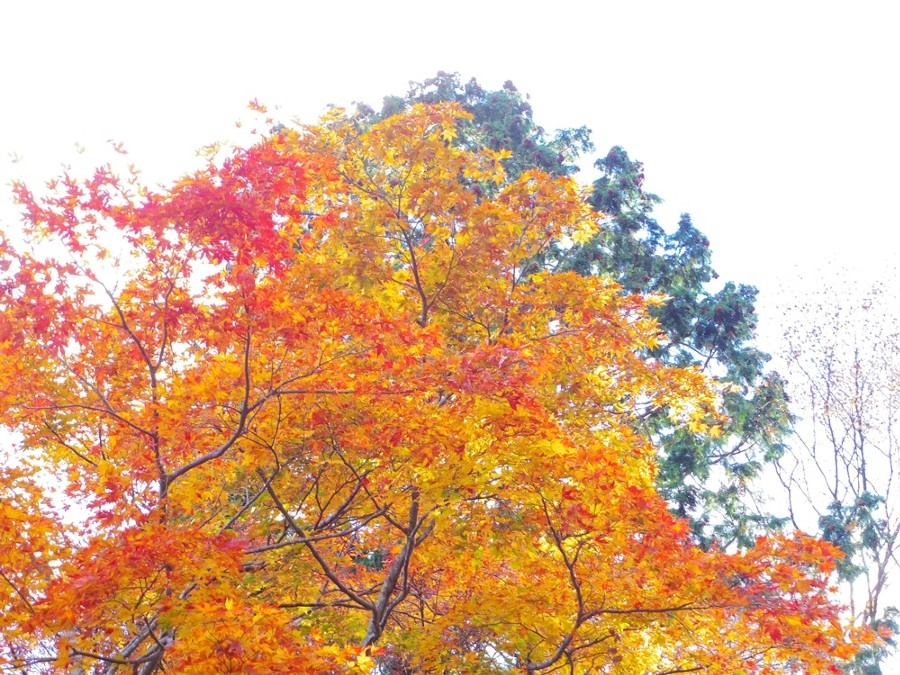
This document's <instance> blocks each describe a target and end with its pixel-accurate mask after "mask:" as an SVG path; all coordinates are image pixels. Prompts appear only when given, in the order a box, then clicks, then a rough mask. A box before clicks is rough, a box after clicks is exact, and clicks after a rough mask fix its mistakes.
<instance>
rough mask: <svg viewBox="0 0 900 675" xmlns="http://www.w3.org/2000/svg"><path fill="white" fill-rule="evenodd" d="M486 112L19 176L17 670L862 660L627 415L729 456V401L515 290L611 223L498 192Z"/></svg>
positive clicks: (628, 342)
mask: <svg viewBox="0 0 900 675" xmlns="http://www.w3.org/2000/svg"><path fill="white" fill-rule="evenodd" d="M470 119H471V118H470V117H469V116H468V115H467V114H466V113H465V112H464V111H462V110H461V109H460V107H459V106H458V105H455V104H439V105H433V106H424V105H416V106H413V107H412V108H411V109H409V110H407V111H405V112H404V113H402V114H397V115H393V116H391V117H388V118H386V119H384V120H382V121H380V122H378V123H374V124H372V125H371V126H368V127H366V128H361V127H360V125H359V124H358V123H357V121H356V120H354V119H353V118H348V117H347V116H345V115H344V114H343V113H342V112H341V111H340V110H333V111H332V112H331V113H330V114H329V115H328V116H326V117H325V118H324V119H323V120H322V121H321V123H320V124H319V125H318V126H315V127H311V128H306V129H299V130H291V129H287V128H281V129H279V130H278V131H277V132H275V133H273V134H272V135H270V136H269V137H265V138H261V139H259V141H258V142H257V143H255V144H254V145H252V146H251V147H249V148H247V149H241V150H237V151H235V152H234V153H233V154H231V155H230V156H228V157H226V158H224V159H223V160H221V161H212V162H211V163H210V164H209V166H207V167H206V168H205V169H204V170H202V171H200V172H198V173H196V174H195V175H192V176H188V177H186V178H184V179H182V180H181V181H179V182H177V183H176V184H174V185H173V186H172V187H171V188H169V189H167V190H163V191H155V192H154V191H149V190H146V189H144V188H143V187H141V186H140V185H139V184H138V183H137V182H136V180H135V179H120V178H118V177H117V176H115V175H114V174H113V173H112V171H111V170H109V169H108V168H103V169H100V170H99V171H98V172H97V173H96V174H95V175H94V176H93V177H92V178H90V179H88V180H84V181H80V180H77V179H75V178H73V177H70V176H63V177H62V178H61V179H59V180H58V181H56V182H54V183H52V184H51V185H50V186H48V192H47V194H46V195H45V196H43V197H41V196H38V195H36V194H35V193H33V192H32V191H30V190H29V189H27V188H26V187H25V186H23V185H17V186H16V188H15V193H16V196H17V198H18V201H19V203H20V204H21V205H22V208H23V213H24V235H23V241H20V242H18V243H13V242H12V241H10V240H3V241H2V243H0V247H2V250H0V253H2V258H0V270H2V272H0V287H2V296H0V297H2V301H0V350H2V352H3V359H4V363H7V364H10V367H9V368H4V369H3V371H2V372H0V406H2V413H0V414H2V417H0V419H2V421H3V423H4V424H5V426H6V427H7V428H8V429H10V430H12V431H14V432H15V434H17V436H16V438H17V439H18V440H16V446H15V456H16V457H17V462H18V465H19V466H21V469H10V470H8V471H7V472H6V473H4V474H3V479H4V481H5V482H4V484H3V486H2V489H3V490H5V491H6V495H5V497H6V500H5V501H4V503H3V508H2V509H0V533H2V536H3V542H2V547H0V551H2V553H0V571H2V573H3V577H2V581H3V585H2V591H0V593H2V594H0V610H2V611H0V634H2V635H3V638H2V642H0V663H2V664H3V666H4V667H6V668H11V669H26V670H29V669H30V670H40V669H41V668H43V669H46V670H48V671H53V672H66V671H68V672H88V671H90V672H97V673H101V672H102V673H112V672H116V671H123V670H130V671H132V672H136V673H143V674H149V673H154V672H159V671H161V670H162V669H164V668H165V669H166V670H167V671H170V672H179V673H181V672H183V673H210V672H221V673H225V672H265V673H278V672H285V673H287V672H290V673H329V672H370V671H372V670H373V669H375V670H379V669H380V671H381V672H386V671H388V670H392V669H398V670H410V669H413V670H418V671H419V672H448V673H450V672H452V673H488V672H511V671H518V672H530V673H537V672H550V671H553V670H558V669H560V668H563V667H565V668H568V669H569V670H570V671H571V672H583V673H587V672H613V671H614V672H618V673H672V672H685V671H690V670H704V671H706V672H718V673H776V672H778V673H784V672H809V673H816V672H835V667H834V665H833V664H834V662H835V660H838V661H839V660H842V659H846V658H849V657H851V656H852V655H853V653H854V652H855V651H856V644H855V643H856V641H857V639H858V637H859V636H858V635H856V634H853V633H851V632H849V631H847V630H846V629H845V627H843V626H842V625H841V624H840V622H839V620H838V610H837V608H836V607H835V606H834V605H833V604H832V603H831V602H830V600H829V599H828V594H827V592H826V590H827V584H828V575H829V573H830V572H831V571H832V570H833V569H834V567H833V556H834V554H835V553H836V550H835V549H834V548H833V547H832V546H831V545H830V544H828V543H827V542H822V541H816V540H812V539H809V538H805V537H802V536H799V535H797V536H794V537H783V536H772V537H769V538H759V539H758V540H757V541H756V542H755V543H754V545H753V546H751V547H749V548H748V549H747V550H745V551H742V552H733V551H726V550H723V549H722V548H719V547H716V546H712V547H710V548H709V549H708V550H704V549H703V548H700V547H698V546H696V544H695V543H694V541H693V539H692V537H691V535H690V528H689V525H688V523H687V522H686V521H685V520H683V519H680V518H677V517H675V516H673V515H672V514H671V513H670V512H669V510H668V509H667V507H666V503H665V500H664V499H662V498H661V497H660V496H659V495H658V493H657V492H656V489H655V487H654V479H655V472H656V469H655V450H654V447H653V443H652V440H653V439H652V438H651V437H649V436H647V435H643V434H642V433H641V431H640V430H641V429H642V428H643V426H644V425H643V424H642V421H644V420H647V419H648V418H649V414H650V411H655V410H665V411H666V414H667V415H668V422H667V424H668V425H669V426H670V427H671V429H673V430H674V433H679V432H680V430H682V429H687V430H689V431H690V433H691V434H697V435H703V434H710V433H715V429H716V428H717V425H718V424H719V423H720V416H719V412H718V411H717V409H716V404H717V397H716V392H715V388H714V387H713V385H712V383H711V382H710V381H709V380H708V379H707V378H706V377H705V376H704V375H703V374H702V373H701V372H700V370H699V369H698V368H696V367H693V366H690V365H687V366H685V367H675V366H672V365H667V364H665V363H663V362H661V360H660V359H659V358H657V357H655V356H653V354H656V353H663V352H665V350H671V349H673V347H672V346H671V345H670V344H669V343H667V342H665V341H662V337H663V336H661V334H660V329H659V323H658V321H657V320H656V319H654V318H653V317H651V316H650V315H649V314H648V310H649V303H651V302H652V301H653V300H652V298H648V297H646V296H645V295H644V294H642V293H632V292H628V290H627V289H623V288H622V287H621V286H620V285H618V284H617V283H615V282H614V281H612V280H609V279H608V278H606V277H603V276H584V275H579V274H576V273H574V272H571V271H569V272H564V271H560V272H557V273H546V272H539V273H531V272H530V271H526V268H525V267H526V264H527V263H528V262H529V261H533V260H535V259H538V258H539V257H540V256H543V255H545V254H546V252H547V251H549V250H550V247H551V246H552V245H556V246H558V245H559V242H563V241H572V242H575V243H578V242H584V241H588V240H589V239H590V238H591V237H593V236H595V235H596V234H597V233H598V232H599V236H601V237H602V236H603V228H604V227H607V226H608V225H607V223H606V221H604V220H603V218H602V217H599V216H597V215H596V214H595V213H593V211H592V209H591V208H590V207H589V206H588V205H587V203H586V201H585V198H584V197H585V195H584V194H583V193H582V192H581V191H580V189H579V188H578V186H577V185H576V184H575V183H574V182H573V181H572V180H571V179H570V178H568V177H566V176H553V175H551V174H548V173H543V172H540V171H537V170H527V171H524V172H522V173H521V174H519V175H518V176H517V177H515V178H511V179H507V178H506V177H505V173H504V170H503V161H504V160H505V159H507V158H508V153H504V152H503V151H498V150H494V149H492V148H491V147H484V146H481V145H477V146H473V147H461V146H459V145H455V144H453V143H452V141H453V139H454V138H455V136H456V134H458V133H459V128H460V124H465V123H466V121H467V120H470ZM473 185H485V186H486V189H484V190H482V191H481V192H476V191H475V190H473V189H472V186H473ZM10 442H11V443H12V441H10ZM33 472H37V474H35V473H33ZM41 485H43V486H51V485H56V486H59V489H58V491H57V494H53V493H51V494H49V495H47V497H46V498H53V497H54V496H55V497H57V498H59V499H61V500H62V501H63V503H65V504H66V505H67V506H69V507H70V513H68V514H64V513H59V512H58V511H54V510H52V509H50V508H45V507H44V506H42V505H41V504H40V503H39V502H40V500H41V499H42V496H41V490H40V486H41ZM51 501H52V499H51Z"/></svg>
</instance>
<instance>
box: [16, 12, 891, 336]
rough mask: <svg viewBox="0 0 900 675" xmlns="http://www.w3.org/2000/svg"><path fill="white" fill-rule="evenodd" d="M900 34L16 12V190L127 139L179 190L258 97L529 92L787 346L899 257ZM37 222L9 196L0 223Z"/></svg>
mask: <svg viewBox="0 0 900 675" xmlns="http://www.w3.org/2000/svg"><path fill="white" fill-rule="evenodd" d="M898 15H900V5H897V3H895V2H891V1H890V0H884V1H883V2H873V1H866V0H855V1H854V2H852V3H850V2H843V3H838V2H828V1H827V0H820V1H818V2H802V1H799V0H781V1H780V2H772V1H769V0H762V1H756V2H752V3H750V2H743V3H737V2H723V1H721V0H719V1H710V2H686V1H679V2H675V1H672V0H669V1H665V0H662V1H657V2H628V1H627V0H616V1H615V2H609V1H606V0H593V1H585V2H565V1H560V0H557V1H556V2H547V3H536V2H527V1H525V0H519V2H508V1H501V0H479V1H477V2H473V1H471V0H456V1H453V2H444V3H428V2H425V1H423V0H419V1H418V2H397V1H395V2H390V1H386V0H380V1H374V0H370V1H368V2H357V1H353V0H344V1H343V2H331V3H325V2H323V3H315V4H313V3H306V2H302V1H299V0H297V1H294V2H272V1H265V0H256V1H255V2H253V3H249V2H246V3H237V2H202V1H199V0H193V1H191V0H179V1H178V2H172V1H171V0H156V1H154V2H145V3H139V2H129V1H127V0H117V1H113V2H100V1H97V0H78V1H77V2H75V1H71V0H70V1H61V2H46V1H43V2H42V1H40V0H9V1H7V2H3V3H2V5H0V183H2V184H3V185H4V187H5V185H6V184H7V183H8V181H10V180H12V179H13V178H20V177H21V178H26V179H28V180H29V181H31V182H33V183H38V184H39V183H41V182H43V181H44V180H46V179H48V178H50V177H52V176H54V175H56V174H58V173H59V171H60V164H61V163H63V162H71V161H74V160H77V159H78V158H79V155H78V154H77V153H76V150H75V147H76V145H75V144H76V143H78V144H80V145H82V146H85V147H86V148H87V152H86V153H85V155H84V156H85V157H88V158H91V159H93V158H97V161H100V160H101V159H102V158H103V157H105V156H106V155H105V154H104V153H107V154H108V152H109V146H108V144H107V142H106V141H107V139H114V140H115V141H117V142H122V143H124V145H125V147H126V148H128V149H129V151H130V155H129V157H128V161H133V162H134V163H135V164H136V165H137V166H138V167H140V168H142V169H144V171H145V175H146V176H147V177H149V178H150V179H152V180H160V181H162V180H167V179H170V178H174V177H176V176H177V175H178V174H180V173H182V172H184V171H186V170H187V169H188V168H190V167H191V165H192V163H193V162H194V161H195V158H194V151H195V149H196V148H198V147H199V146H201V145H204V144H206V143H209V142H212V141H216V140H221V139H223V138H225V137H227V135H228V134H230V133H232V131H233V122H234V121H235V120H236V119H237V118H239V117H241V116H243V115H244V113H245V104H246V102H247V101H248V100H250V99H252V98H258V99H259V100H260V101H262V102H264V103H267V104H268V105H269V106H270V107H272V106H275V105H280V106H282V111H283V117H284V118H290V117H292V116H293V115H299V116H300V117H302V118H304V119H306V120H309V121H313V120H314V119H315V118H316V117H317V116H318V114H319V113H320V112H321V111H322V110H323V108H324V107H325V105H326V104H328V103H338V104H347V103H349V102H351V101H353V100H361V101H366V102H368V103H371V104H373V105H375V106H377V105H378V104H379V103H380V101H381V98H382V97H383V96H384V95H386V94H402V93H404V92H405V91H406V88H407V83H408V81H409V80H411V79H412V80H419V81H421V80H423V79H425V78H427V77H430V76H432V75H434V74H435V73H436V71H437V70H439V69H442V70H446V71H459V72H460V73H461V74H462V75H463V78H464V79H468V78H469V77H472V76H474V77H477V78H478V80H479V81H480V82H481V83H482V84H483V85H484V86H486V87H489V88H497V87H499V86H500V85H502V83H503V82H504V81H505V80H507V79H510V80H512V81H513V82H514V83H515V84H516V85H517V87H518V88H519V90H520V91H523V92H528V93H530V95H531V103H532V105H533V107H534V110H535V118H536V120H537V121H538V122H539V123H540V124H542V125H544V126H545V127H547V128H548V129H552V128H555V127H559V126H580V125H582V124H585V125H588V126H589V127H591V128H592V129H593V130H594V140H595V142H596V144H597V148H598V150H599V151H600V152H603V153H605V152H606V150H607V149H608V148H609V146H611V145H613V144H620V145H623V146H624V147H625V148H626V149H627V150H628V151H629V153H630V155H631V156H632V157H633V158H637V159H640V160H642V161H643V162H644V164H645V168H646V173H647V177H648V184H647V187H648V188H649V189H650V190H651V191H654V192H657V193H658V194H660V195H661V196H663V197H664V198H665V199H666V204H665V205H664V208H663V209H662V210H661V211H660V215H661V218H660V221H661V223H662V224H663V225H674V223H675V222H676V220H677V214H678V213H679V212H681V211H689V212H690V213H691V214H692V216H693V218H694V223H695V224H696V225H697V226H698V227H699V228H700V229H701V230H702V231H704V232H705V233H706V234H707V235H708V236H709V238H710V240H711V242H712V248H713V251H714V262H715V265H716V267H717V269H718V271H719V272H720V274H721V276H722V278H723V279H733V280H735V281H739V282H744V283H750V284H754V285H756V286H758V287H760V289H761V303H760V309H761V316H762V319H763V321H762V323H761V326H760V332H761V338H762V339H763V340H764V341H765V344H764V347H765V348H767V349H768V350H769V351H777V348H778V345H777V340H776V338H777V336H779V335H780V334H781V332H782V327H781V325H780V324H779V320H780V319H781V315H780V313H779V312H778V311H776V310H775V309H774V308H775V307H776V304H777V301H778V300H779V299H781V300H784V298H785V297H791V296H797V297H798V299H799V298H800V297H801V296H802V294H803V293H804V292H805V290H804V289H808V288H809V286H810V280H813V281H814V282H815V283H818V281H819V280H821V283H823V284H829V283H833V284H834V285H835V292H836V293H840V290H841V284H842V283H843V282H842V281H841V279H845V278H861V279H870V278H877V277H886V276H888V270H889V269H893V267H894V265H895V263H896V262H897V260H898V254H900V234H898V232H900V217H898V213H900V210H898V208H897V205H896V204H895V203H894V201H895V200H896V199H897V195H898V188H897V186H898V185H900V168H898V166H900V165H898V162H897V158H898V157H900V95H898V92H897V89H898V77H900V76H898V67H900V37H898V35H897V31H898V26H900V22H898V18H900V16H898ZM13 160H16V161H13ZM15 223H16V214H15V211H14V209H13V208H12V207H11V205H10V200H9V198H7V197H2V196H0V227H3V228H5V229H9V228H14V227H15ZM800 280H802V281H800ZM898 303H900V301H898ZM893 309H895V308H892V310H893ZM888 313H891V312H888Z"/></svg>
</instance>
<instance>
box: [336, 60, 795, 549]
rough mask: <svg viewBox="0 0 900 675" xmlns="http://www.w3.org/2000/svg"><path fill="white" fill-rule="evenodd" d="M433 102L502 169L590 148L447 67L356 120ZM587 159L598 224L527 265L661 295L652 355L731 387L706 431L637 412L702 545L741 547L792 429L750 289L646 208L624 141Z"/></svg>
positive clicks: (557, 162) (558, 160)
mask: <svg viewBox="0 0 900 675" xmlns="http://www.w3.org/2000/svg"><path fill="white" fill-rule="evenodd" d="M439 102H455V103H457V104H459V105H461V106H462V107H463V108H464V109H465V110H466V111H467V112H468V113H469V116H468V117H466V118H465V119H463V120H461V121H460V122H458V123H457V130H458V133H457V134H456V136H455V137H454V139H453V142H454V143H456V144H457V145H459V146H460V147H463V148H467V147H476V148H477V147H489V148H493V149H501V148H502V149H506V150H508V151H509V154H508V156H506V157H504V159H503V160H502V161H503V166H504V169H505V171H506V175H507V177H508V178H516V177H518V176H519V175H521V173H522V172H524V171H527V170H531V169H536V170H539V171H543V172H546V173H548V174H551V175H553V176H573V175H574V174H575V173H577V172H578V171H579V166H578V163H577V160H578V159H579V158H580V157H581V156H582V155H584V154H585V153H590V152H591V151H593V149H594V146H593V143H592V142H591V138H590V135H591V132H590V130H589V129H588V128H587V127H578V128H570V129H561V130H559V131H557V132H555V133H554V134H552V135H551V134H549V133H548V132H547V131H546V130H545V129H544V128H543V127H542V126H540V125H539V124H538V123H537V122H535V120H534V116H533V111H532V107H531V105H530V103H529V101H528V98H527V97H523V96H522V94H521V93H520V92H519V91H518V90H517V89H516V87H515V86H514V85H513V84H512V82H506V83H505V84H504V85H503V87H502V89H499V90H496V91H490V90H486V89H485V88H483V87H482V86H481V85H480V84H478V82H477V81H475V80H474V79H472V80H470V81H469V82H466V83H463V82H462V81H461V80H460V77H459V75H457V74H455V73H445V72H439V73H438V74H437V75H436V76H435V77H433V78H429V79H427V80H425V81H424V82H421V83H415V82H414V83H411V87H410V90H409V92H408V93H407V94H406V95H405V96H387V97H385V99H384V103H383V106H382V109H381V110H380V111H377V112H376V111H375V109H373V108H372V107H370V106H367V105H359V106H358V109H357V111H356V114H355V115H354V119H355V120H356V121H357V123H359V124H360V125H361V126H363V127H366V126H367V125H370V124H373V123H375V122H377V121H378V120H382V119H385V118H387V117H390V116H391V115H394V114H397V113H398V112H401V111H404V110H407V109H409V108H410V107H411V106H413V105H415V104H417V103H426V104H433V103H439ZM594 167H595V169H597V170H598V171H599V172H600V176H599V177H598V178H597V179H596V180H595V181H594V182H593V184H592V185H591V188H590V190H589V192H588V194H586V195H585V199H586V200H587V202H588V203H589V204H590V205H591V207H592V208H593V210H594V211H596V212H597V214H598V216H599V217H601V218H602V221H603V227H601V228H599V229H598V231H597V232H596V233H595V235H594V236H592V237H586V238H584V239H583V240H581V241H578V242H576V243H575V245H574V246H570V245H569V243H570V242H565V246H564V247H563V248H560V246H559V242H556V241H554V242H551V243H550V245H549V246H548V247H547V249H546V250H544V251H542V252H541V254H540V256H539V259H538V258H535V259H533V260H532V261H531V263H532V264H531V265H530V267H529V268H528V269H529V270H530V271H540V270H544V271H546V270H548V269H552V270H556V271H563V270H571V271H575V272H577V273H579V274H581V275H599V276H609V277H612V278H613V279H615V280H616V281H617V282H618V283H619V284H620V285H621V286H622V287H623V289H624V290H626V291H627V292H630V293H641V294H644V295H648V294H658V295H661V296H664V298H665V301H664V302H662V303H659V304H656V305H654V306H652V307H650V308H649V310H648V311H649V313H650V314H651V315H652V316H653V317H654V318H656V319H657V321H658V322H659V326H660V328H661V329H662V330H663V331H664V333H665V334H666V337H667V340H666V341H665V342H664V343H663V344H661V345H659V346H657V347H654V348H653V350H654V356H656V357H657V358H659V359H661V360H662V361H663V362H665V363H668V364H670V365H676V366H696V367H698V368H700V369H701V370H702V371H704V372H706V373H708V374H711V375H713V376H714V377H716V378H718V379H719V380H720V381H723V382H727V383H728V384H729V386H728V388H727V389H725V390H723V391H722V392H721V396H722V408H723V411H724V412H725V414H726V416H727V421H725V422H724V424H723V425H722V426H721V427H720V430H721V432H722V433H721V434H718V435H716V436H714V437H713V436H710V435H709V434H705V433H695V432H693V431H692V430H690V429H686V428H683V427H677V426H673V425H672V424H670V422H669V419H670V415H669V414H668V411H666V410H664V409H658V410H656V411H652V412H650V413H649V414H648V415H647V416H646V417H645V418H643V419H642V420H641V427H642V428H641V433H644V434H647V435H651V436H653V437H654V439H655V445H656V447H657V454H658V456H657V459H658V467H659V471H658V473H657V477H656V482H657V487H658V488H659V490H660V492H661V494H662V495H663V496H664V497H665V498H666V499H667V501H668V502H669V504H670V506H671V508H672V510H673V512H674V513H676V514H677V515H679V516H681V517H687V518H689V519H690V521H691V527H692V530H693V532H694V536H695V537H696V539H697V541H698V542H699V543H701V544H702V545H704V546H710V545H712V544H713V543H714V542H715V543H717V544H718V545H722V546H729V545H732V544H736V545H739V546H749V545H750V544H752V542H753V540H754V539H755V537H756V536H757V535H758V534H760V533H761V532H764V531H767V530H770V529H773V528H777V527H780V526H781V525H783V524H784V523H786V520H785V519H780V518H778V517H775V516H773V515H771V514H769V513H768V512H767V511H766V510H764V509H762V508H760V506H759V505H758V504H757V503H755V502H756V500H755V499H751V497H753V496H754V483H753V481H754V479H756V478H757V477H759V475H760V472H761V471H762V469H763V467H765V466H768V465H771V464H772V463H773V462H775V461H777V460H778V459H779V458H780V457H781V456H782V455H783V454H784V451H785V443H784V439H785V437H786V435H787V434H788V433H789V430H790V415H789V413H788V407H787V397H786V396H785V393H784V381H783V380H782V378H781V377H780V376H779V375H778V374H777V373H774V372H769V371H767V370H766V369H765V364H766V362H767V361H768V360H769V356H768V355H767V354H765V353H763V352H761V351H760V350H759V349H757V348H756V347H755V346H754V345H753V336H754V330H755V328H756V317H755V308H754V303H755V301H756V289H755V288H753V287H752V286H748V285H745V284H739V283H734V282H727V283H719V284H718V285H717V287H711V286H710V284H711V282H715V280H717V279H718V275H717V274H716V272H715V270H714V269H713V267H712V264H711V256H710V246H709V240H708V239H707V238H706V237H705V236H704V235H703V233H702V232H700V231H699V230H698V229H697V228H696V227H694V225H693V223H692V221H691V218H690V216H689V215H688V214H682V216H681V218H680V219H679V222H678V223H677V226H676V227H674V228H669V229H666V228H664V227H662V226H661V225H660V224H659V223H658V222H657V221H656V219H655V217H654V207H655V206H656V205H658V204H659V203H660V202H661V201H662V200H661V199H660V197H658V196H657V195H655V194H652V193H649V192H647V191H646V190H644V181H645V176H644V167H643V164H642V163H641V162H639V161H636V160H633V159H632V158H631V157H629V155H628V153H627V151H626V150H625V149H624V148H622V147H619V146H615V147H613V148H611V149H610V150H609V152H608V153H607V154H606V155H605V156H602V157H600V158H599V159H597V160H596V162H595V164H594Z"/></svg>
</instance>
